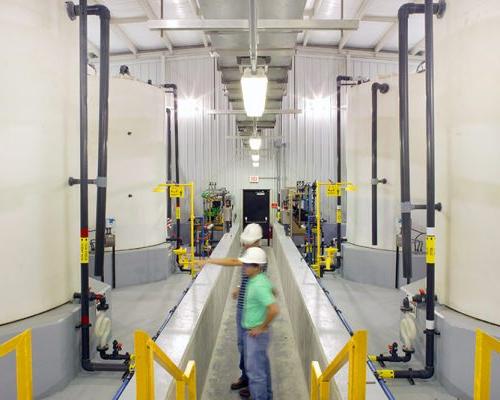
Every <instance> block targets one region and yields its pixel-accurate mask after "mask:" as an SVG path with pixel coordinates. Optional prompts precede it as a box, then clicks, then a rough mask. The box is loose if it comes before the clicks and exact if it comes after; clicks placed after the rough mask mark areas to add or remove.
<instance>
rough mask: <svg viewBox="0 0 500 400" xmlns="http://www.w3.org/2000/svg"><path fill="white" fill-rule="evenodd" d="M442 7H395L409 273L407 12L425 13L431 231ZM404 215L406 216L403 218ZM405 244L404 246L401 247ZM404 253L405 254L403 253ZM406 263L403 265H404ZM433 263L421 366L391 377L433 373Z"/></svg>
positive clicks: (429, 223) (429, 267) (430, 224)
mask: <svg viewBox="0 0 500 400" xmlns="http://www.w3.org/2000/svg"><path fill="white" fill-rule="evenodd" d="M445 8H446V3H445V2H444V0H440V2H439V4H434V3H433V0H425V4H423V5H422V4H414V3H408V4H405V5H403V6H402V7H401V8H400V9H399V13H398V18H399V46H400V47H399V66H400V71H399V76H400V82H399V84H400V88H399V90H400V134H401V203H402V204H401V208H402V209H401V212H402V217H403V229H402V235H403V273H405V272H408V271H405V270H406V269H407V268H408V266H409V268H410V270H409V272H410V276H411V209H412V206H411V203H410V196H409V193H410V179H409V173H410V169H409V168H410V164H409V162H410V160H409V153H408V150H409V147H408V145H409V129H408V17H409V15H410V14H416V13H418V14H425V46H426V138H427V151H426V156H427V202H426V210H427V229H428V232H427V234H429V233H433V229H434V226H435V192H434V189H435V181H434V49H433V41H434V37H433V36H434V35H433V15H434V14H437V15H438V16H441V15H442V14H443V13H444V10H445ZM404 217H406V219H405V218H404ZM405 244H406V247H409V248H408V249H407V248H406V247H405ZM405 253H406V254H405ZM405 262H406V265H405ZM434 295H435V270H434V263H427V290H426V330H425V335H426V341H425V369H424V370H416V371H415V370H411V369H410V370H407V371H394V372H395V374H394V376H395V378H419V379H429V378H431V377H432V376H433V375H434V359H435V354H434V335H435V326H434V308H435V302H434Z"/></svg>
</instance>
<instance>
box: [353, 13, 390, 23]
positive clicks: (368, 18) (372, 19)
mask: <svg viewBox="0 0 500 400" xmlns="http://www.w3.org/2000/svg"><path fill="white" fill-rule="evenodd" d="M360 19H361V21H365V22H387V23H396V22H398V17H387V16H383V15H363V16H362V17H361V18H360Z"/></svg>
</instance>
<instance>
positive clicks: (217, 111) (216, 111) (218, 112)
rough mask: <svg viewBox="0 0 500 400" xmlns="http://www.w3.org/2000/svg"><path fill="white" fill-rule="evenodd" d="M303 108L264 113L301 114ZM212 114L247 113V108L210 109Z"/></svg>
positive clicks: (265, 112)
mask: <svg viewBox="0 0 500 400" xmlns="http://www.w3.org/2000/svg"><path fill="white" fill-rule="evenodd" d="M301 113H302V110H295V109H282V110H264V114H276V115H281V114H283V115H286V114H301ZM208 114H210V115H246V111H245V110H208Z"/></svg>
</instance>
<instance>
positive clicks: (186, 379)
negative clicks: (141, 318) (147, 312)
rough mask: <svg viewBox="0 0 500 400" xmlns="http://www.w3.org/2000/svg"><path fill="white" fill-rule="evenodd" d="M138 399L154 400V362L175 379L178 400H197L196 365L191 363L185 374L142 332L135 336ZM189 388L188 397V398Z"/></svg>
mask: <svg viewBox="0 0 500 400" xmlns="http://www.w3.org/2000/svg"><path fill="white" fill-rule="evenodd" d="M134 348H135V374H136V399H137V400H154V398H155V382H154V376H155V374H154V361H156V362H157V363H158V364H160V365H161V366H162V368H163V369H164V370H165V371H167V372H168V373H169V374H170V375H172V377H173V378H174V379H175V390H176V399H177V400H196V363H195V362H194V361H189V362H188V363H187V366H186V369H185V370H184V372H182V371H181V369H180V368H179V367H178V366H177V365H175V363H174V362H173V361H172V360H171V359H170V358H169V357H168V356H167V355H166V354H165V353H164V352H163V350H162V349H161V348H160V347H159V346H158V345H157V344H156V343H155V342H154V341H153V339H151V337H149V335H148V334H147V333H146V332H144V331H141V330H137V331H135V334H134ZM186 388H187V392H188V393H187V394H188V395H187V397H186Z"/></svg>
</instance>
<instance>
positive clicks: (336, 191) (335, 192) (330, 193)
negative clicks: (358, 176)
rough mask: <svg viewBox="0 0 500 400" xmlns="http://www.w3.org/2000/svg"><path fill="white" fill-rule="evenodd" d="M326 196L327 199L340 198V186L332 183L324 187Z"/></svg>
mask: <svg viewBox="0 0 500 400" xmlns="http://www.w3.org/2000/svg"><path fill="white" fill-rule="evenodd" d="M326 196H327V197H339V196H340V185H337V184H336V183H333V184H331V185H327V186H326Z"/></svg>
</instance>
